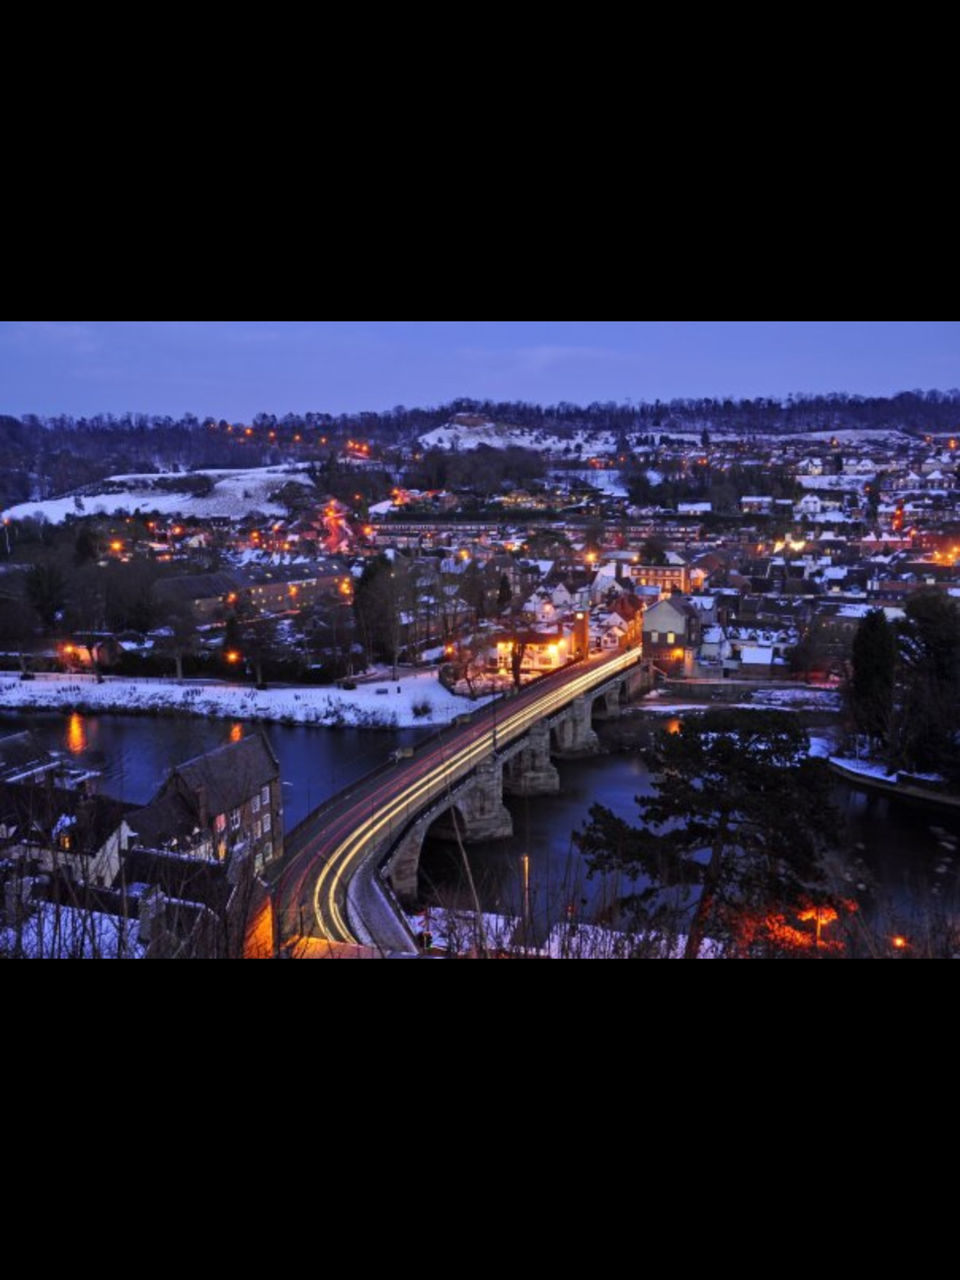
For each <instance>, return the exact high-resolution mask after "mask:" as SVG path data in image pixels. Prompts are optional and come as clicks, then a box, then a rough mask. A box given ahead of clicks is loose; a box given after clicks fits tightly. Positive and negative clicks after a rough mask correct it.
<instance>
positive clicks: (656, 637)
mask: <svg viewBox="0 0 960 1280" xmlns="http://www.w3.org/2000/svg"><path fill="white" fill-rule="evenodd" d="M650 642H651V644H659V643H660V632H659V631H651V632H650Z"/></svg>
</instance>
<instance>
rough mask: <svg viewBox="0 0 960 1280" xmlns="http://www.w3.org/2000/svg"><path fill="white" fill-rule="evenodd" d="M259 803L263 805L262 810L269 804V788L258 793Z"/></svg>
mask: <svg viewBox="0 0 960 1280" xmlns="http://www.w3.org/2000/svg"><path fill="white" fill-rule="evenodd" d="M260 801H261V803H262V804H263V806H264V808H266V807H267V806H268V805H269V804H270V788H269V787H264V788H263V790H262V791H261V792H260Z"/></svg>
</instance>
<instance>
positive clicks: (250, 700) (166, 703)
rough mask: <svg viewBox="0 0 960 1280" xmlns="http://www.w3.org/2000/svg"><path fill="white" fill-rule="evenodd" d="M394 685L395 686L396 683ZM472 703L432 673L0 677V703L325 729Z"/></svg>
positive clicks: (408, 722)
mask: <svg viewBox="0 0 960 1280" xmlns="http://www.w3.org/2000/svg"><path fill="white" fill-rule="evenodd" d="M398 688H399V689H400V692H399V693H398V692H397V689H398ZM480 705H482V700H478V702H476V703H474V702H470V701H469V700H468V699H466V698H458V697H456V696H455V695H453V694H451V693H448V692H447V690H446V689H444V687H443V685H441V684H440V682H439V680H438V679H437V675H436V672H433V671H427V672H423V673H422V674H417V675H412V676H403V677H401V679H400V681H399V684H395V683H394V682H393V681H392V680H390V679H389V678H384V679H383V680H382V681H377V682H375V683H372V684H362V685H359V686H358V687H357V688H356V689H353V690H342V689H331V688H308V687H298V688H278V689H266V690H263V691H258V690H256V689H251V688H250V687H249V686H239V685H227V684H223V685H221V684H207V683H200V682H198V683H190V682H188V683H185V684H177V683H176V682H175V681H160V680H127V679H124V678H122V677H119V676H117V677H110V678H108V679H107V680H106V681H105V682H104V683H103V684H97V683H96V680H95V679H94V678H93V677H92V676H91V677H84V676H63V677H45V678H40V679H37V680H34V681H29V682H25V683H22V682H21V681H19V680H17V679H16V678H14V677H12V676H0V707H4V708H7V709H17V710H25V709H31V710H58V711H71V710H83V711H89V712H97V711H103V712H110V711H112V712H117V713H126V714H139V713H145V712H147V713H149V712H169V711H175V712H181V713H183V714H184V715H194V716H204V717H206V718H218V719H237V720H259V721H264V722H269V723H283V724H305V725H318V726H324V727H328V728H354V727H355V728H361V729H411V728H419V727H430V726H431V725H445V724H449V723H450V721H451V720H453V719H454V717H455V716H458V715H464V714H467V713H469V712H471V711H475V710H476V709H477V707H478V706H480Z"/></svg>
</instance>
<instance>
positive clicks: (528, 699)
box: [274, 650, 642, 954]
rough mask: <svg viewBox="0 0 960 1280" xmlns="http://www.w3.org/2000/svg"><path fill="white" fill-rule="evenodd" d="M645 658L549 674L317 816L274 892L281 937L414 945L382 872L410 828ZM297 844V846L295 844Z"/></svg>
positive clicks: (616, 658) (622, 656) (623, 656)
mask: <svg viewBox="0 0 960 1280" xmlns="http://www.w3.org/2000/svg"><path fill="white" fill-rule="evenodd" d="M641 660H642V655H641V653H640V652H639V651H638V650H634V651H632V652H629V653H618V654H614V655H612V656H610V657H600V658H594V659H591V660H590V661H588V662H586V663H579V664H578V665H576V666H573V667H569V668H567V669H566V670H565V671H563V672H562V673H558V674H557V675H553V676H548V677H547V678H546V679H544V680H541V681H539V682H537V683H536V684H535V685H533V686H532V687H531V688H529V689H527V690H525V691H524V692H523V693H521V694H519V695H518V696H516V697H514V698H510V699H508V700H506V701H500V702H498V703H497V705H496V707H495V708H488V709H486V710H485V711H482V712H479V713H477V715H476V716H474V717H473V718H472V720H471V723H470V724H469V725H466V726H463V727H454V728H451V729H450V730H448V731H447V732H445V733H443V734H442V735H440V737H439V739H435V740H432V741H431V742H430V743H429V744H428V745H426V746H425V747H424V748H423V749H422V750H421V751H418V752H417V754H416V755H415V756H414V758H413V759H411V760H409V761H402V762H400V763H399V764H396V765H390V766H387V767H384V768H382V769H379V770H378V771H377V772H376V773H373V774H371V775H369V776H368V777H367V778H364V779H362V780H361V781H360V782H358V783H356V784H355V785H354V786H353V787H352V788H351V789H350V790H349V791H347V792H344V793H343V794H342V795H340V796H337V797H335V799H334V800H333V801H331V802H330V803H329V804H327V805H325V806H324V807H323V808H322V809H320V810H318V811H317V812H316V813H315V814H313V815H312V816H311V817H310V818H309V819H307V821H306V822H305V823H304V824H302V826H301V827H300V828H299V829H298V831H297V832H296V833H295V835H294V846H295V847H294V851H293V853H292V856H291V858H290V860H289V861H288V863H287V866H286V868H285V870H284V873H283V875H282V877H281V878H280V880H279V881H278V883H277V885H276V888H275V890H274V901H275V902H276V904H277V908H278V912H277V927H278V930H279V933H280V937H281V939H286V938H290V937H293V936H299V937H305V936H310V935H313V936H316V931H317V930H319V936H320V938H322V939H323V940H324V941H326V942H327V943H332V944H347V945H356V944H358V943H359V944H362V945H365V946H369V947H374V948H376V949H377V950H379V951H380V952H381V953H382V954H385V953H389V952H393V951H402V952H412V951H415V950H416V948H415V946H414V944H413V939H412V937H411V935H410V932H409V930H408V929H407V928H406V925H405V923H404V922H403V921H402V920H401V918H400V917H399V915H398V913H397V911H396V910H395V909H394V907H393V906H392V905H391V903H390V902H389V900H388V898H387V895H386V894H385V892H384V891H383V889H382V888H381V886H380V884H379V876H378V875H377V872H378V869H379V865H380V863H381V861H382V859H383V857H384V856H385V855H386V854H387V853H388V851H389V848H390V846H391V845H392V844H393V842H394V840H395V839H396V838H397V837H398V836H399V835H400V834H401V832H402V831H403V830H404V828H405V827H406V826H407V825H408V823H409V822H410V821H411V820H412V819H414V818H415V817H416V816H417V815H418V814H419V813H420V812H421V811H422V810H423V809H425V808H428V807H429V806H430V805H432V804H434V803H436V802H437V801H438V800H439V799H441V798H442V796H443V795H444V794H445V793H447V792H449V790H450V788H451V787H452V786H454V785H455V784H456V783H458V782H460V781H461V780H462V779H463V778H465V777H466V776H467V775H468V774H470V773H472V772H473V770H474V769H476V768H477V766H478V765H479V764H481V763H482V762H483V761H484V760H485V759H488V758H489V757H490V756H491V755H492V754H493V752H494V748H495V747H504V746H507V745H508V744H509V743H510V742H513V741H515V740H516V739H517V738H520V737H522V736H523V735H524V734H526V733H527V732H528V731H529V730H530V728H531V727H532V726H533V725H535V724H536V723H538V722H539V721H541V720H543V719H545V718H547V717H549V716H551V715H554V714H556V713H557V712H559V711H562V710H563V709H564V707H566V706H568V705H569V704H570V702H572V701H573V700H574V699H575V698H577V697H580V696H581V695H582V694H586V693H589V692H590V691H592V690H593V689H595V688H596V687H597V686H598V685H602V684H603V683H605V682H606V681H607V680H609V679H610V678H611V677H612V676H614V675H618V674H619V673H621V672H623V671H627V670H629V669H630V668H631V667H633V666H635V665H636V664H637V663H638V662H640V661H641ZM297 846H300V847H297Z"/></svg>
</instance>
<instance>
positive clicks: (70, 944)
mask: <svg viewBox="0 0 960 1280" xmlns="http://www.w3.org/2000/svg"><path fill="white" fill-rule="evenodd" d="M139 928H140V926H139V923H138V922H137V921H136V920H122V919H120V918H119V917H118V916H110V915H104V914H102V913H100V912H97V911H81V910H76V909H74V908H72V907H63V906H60V907H57V906H54V905H52V904H50V903H42V904H40V905H38V906H37V907H35V908H34V910H33V911H32V912H31V913H30V914H29V915H28V916H27V917H26V919H25V920H24V921H23V923H22V924H21V925H19V926H13V925H11V926H8V927H7V928H5V929H0V956H2V955H7V956H13V957H17V958H23V959H25V960H140V959H142V958H143V956H144V954H145V948H144V947H143V945H142V944H141V942H140V940H139V936H138V935H139Z"/></svg>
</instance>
